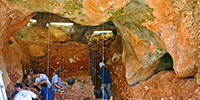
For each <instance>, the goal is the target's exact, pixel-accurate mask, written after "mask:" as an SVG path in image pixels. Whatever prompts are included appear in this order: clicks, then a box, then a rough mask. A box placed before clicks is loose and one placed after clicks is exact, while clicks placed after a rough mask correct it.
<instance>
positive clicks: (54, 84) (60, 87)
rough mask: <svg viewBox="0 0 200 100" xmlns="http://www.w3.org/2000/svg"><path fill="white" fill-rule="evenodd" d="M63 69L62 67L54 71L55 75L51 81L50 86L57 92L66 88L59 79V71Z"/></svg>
mask: <svg viewBox="0 0 200 100" xmlns="http://www.w3.org/2000/svg"><path fill="white" fill-rule="evenodd" d="M63 71H64V69H62V68H60V69H58V70H57V71H56V72H55V75H54V76H53V78H52V81H51V82H52V83H51V88H52V89H53V90H54V91H58V92H64V90H66V86H64V85H63V84H62V79H61V73H62V72H63Z"/></svg>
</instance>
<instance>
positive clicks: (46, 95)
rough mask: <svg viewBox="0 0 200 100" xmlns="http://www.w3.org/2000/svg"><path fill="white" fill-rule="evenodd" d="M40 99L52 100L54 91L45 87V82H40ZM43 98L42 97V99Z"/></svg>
mask: <svg viewBox="0 0 200 100" xmlns="http://www.w3.org/2000/svg"><path fill="white" fill-rule="evenodd" d="M40 98H41V100H54V91H53V90H51V89H49V88H47V84H46V83H43V84H42V90H41V93H40ZM42 98H43V99H42Z"/></svg>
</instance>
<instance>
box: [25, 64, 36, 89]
mask: <svg viewBox="0 0 200 100" xmlns="http://www.w3.org/2000/svg"><path fill="white" fill-rule="evenodd" d="M35 78H36V77H35V75H33V70H32V69H31V68H29V69H28V75H27V77H26V79H25V83H26V85H28V86H30V85H31V84H33V82H34V80H35Z"/></svg>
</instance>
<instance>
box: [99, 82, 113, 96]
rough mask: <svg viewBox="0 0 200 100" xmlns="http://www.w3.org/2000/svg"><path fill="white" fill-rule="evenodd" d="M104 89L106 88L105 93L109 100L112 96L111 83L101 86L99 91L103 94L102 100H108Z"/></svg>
mask: <svg viewBox="0 0 200 100" xmlns="http://www.w3.org/2000/svg"><path fill="white" fill-rule="evenodd" d="M106 86H107V87H106ZM105 87H106V88H107V91H108V94H109V98H110V97H111V96H113V95H112V91H111V90H110V87H111V83H108V84H101V91H102V94H103V99H108V97H107V95H106V91H105Z"/></svg>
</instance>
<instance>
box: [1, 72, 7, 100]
mask: <svg viewBox="0 0 200 100" xmlns="http://www.w3.org/2000/svg"><path fill="white" fill-rule="evenodd" d="M2 74H3V72H2V71H1V70H0V100H8V99H7V95H6V90H5V87H4V83H3V78H2Z"/></svg>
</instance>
